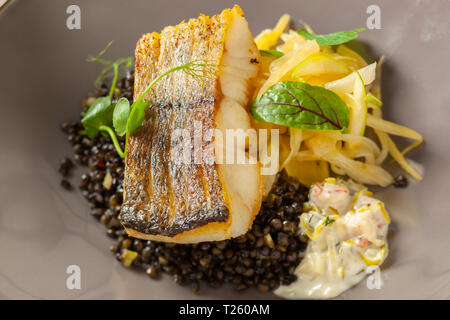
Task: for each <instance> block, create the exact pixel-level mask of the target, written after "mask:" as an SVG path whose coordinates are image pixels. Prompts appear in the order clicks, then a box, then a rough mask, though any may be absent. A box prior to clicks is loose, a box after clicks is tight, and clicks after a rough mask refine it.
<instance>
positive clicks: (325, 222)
mask: <svg viewBox="0 0 450 320" xmlns="http://www.w3.org/2000/svg"><path fill="white" fill-rule="evenodd" d="M335 221H336V220H334V219H331V218H330V217H328V216H327V217H326V218H325V221H324V222H323V224H324V225H325V227H326V226H328V225H329V224H332V223H333V222H335Z"/></svg>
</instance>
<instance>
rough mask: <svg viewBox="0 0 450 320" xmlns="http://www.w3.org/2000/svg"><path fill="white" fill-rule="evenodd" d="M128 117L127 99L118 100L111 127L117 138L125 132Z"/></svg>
mask: <svg viewBox="0 0 450 320" xmlns="http://www.w3.org/2000/svg"><path fill="white" fill-rule="evenodd" d="M129 115H130V102H128V99H127V98H120V99H119V100H118V101H117V103H116V107H115V108H114V113H113V125H114V129H116V132H117V135H118V136H120V137H121V136H123V135H124V134H125V133H126V132H127V122H128V116H129Z"/></svg>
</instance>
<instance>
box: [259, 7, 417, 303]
mask: <svg viewBox="0 0 450 320" xmlns="http://www.w3.org/2000/svg"><path fill="white" fill-rule="evenodd" d="M289 22H290V17H289V15H287V14H286V15H283V16H282V17H281V18H280V19H279V21H278V23H277V24H276V26H275V27H274V28H273V29H267V30H264V31H263V32H261V33H260V34H259V35H258V36H257V37H256V38H255V41H256V44H257V46H258V49H259V50H260V52H261V63H262V72H261V74H260V76H259V78H258V79H257V80H256V90H255V94H254V100H253V104H252V106H251V113H252V116H253V122H254V126H255V127H256V128H264V129H278V130H279V133H280V136H279V148H271V151H272V152H273V151H274V150H279V160H280V161H279V166H278V171H281V170H283V169H284V170H286V172H287V174H288V175H289V176H293V177H295V178H297V179H298V180H299V181H300V182H301V183H303V184H304V185H306V186H311V187H310V192H309V202H308V203H307V206H306V207H304V209H303V213H302V214H301V216H300V221H299V225H300V229H301V231H302V232H303V234H304V235H305V236H306V237H307V239H308V246H307V249H306V252H305V253H304V256H303V259H302V261H301V262H300V265H299V266H298V267H297V268H296V270H295V274H296V276H297V280H296V281H295V282H293V283H292V284H290V285H288V286H281V287H280V288H279V289H277V290H276V291H275V293H276V294H277V295H280V296H283V297H286V298H293V299H298V298H332V297H336V296H338V295H339V294H341V293H342V292H344V291H345V290H347V289H349V288H350V287H352V286H353V285H355V284H357V283H358V282H360V281H361V280H362V279H363V278H364V277H365V276H366V275H367V274H368V273H369V271H370V270H373V268H374V267H375V268H377V267H378V266H380V265H381V264H382V263H383V261H384V260H385V259H386V257H387V256H388V253H389V250H388V242H387V234H388V226H389V224H390V222H391V218H390V216H389V214H388V211H387V210H386V208H385V206H384V203H383V202H382V201H380V200H378V199H376V198H374V197H373V194H372V193H371V192H370V191H369V190H368V189H367V188H366V187H364V185H363V184H370V185H377V186H381V187H386V186H389V185H390V184H392V183H393V182H394V178H393V177H392V175H391V174H390V173H389V172H388V171H386V170H385V169H384V168H383V164H384V163H385V161H386V160H387V158H388V156H389V155H390V156H391V157H392V158H393V160H394V161H396V162H397V163H398V164H399V165H400V166H401V167H402V168H403V170H405V171H406V172H407V173H408V174H409V175H410V176H412V177H413V178H414V179H416V180H419V181H420V180H422V173H421V172H420V171H419V170H418V169H417V167H416V166H414V165H413V163H412V162H411V161H409V160H408V159H407V158H406V157H405V154H406V153H407V152H409V151H411V150H412V149H414V148H416V147H417V146H419V145H420V144H421V143H422V142H423V138H422V136H421V135H420V134H419V133H417V132H416V131H414V130H412V129H410V128H407V127H405V126H401V125H399V124H396V123H394V122H391V121H387V120H385V119H383V103H382V99H381V90H380V87H381V66H382V64H383V61H384V57H382V58H381V59H380V60H379V61H378V62H373V63H370V64H369V63H367V62H366V60H365V59H364V58H363V57H362V56H361V55H360V54H358V53H357V52H355V51H354V50H352V49H351V48H350V47H349V46H348V44H347V42H348V41H350V40H353V39H355V38H356V37H357V36H358V33H359V32H362V31H364V29H356V30H351V31H343V32H336V33H330V34H326V35H317V34H316V33H315V32H314V30H312V28H311V27H310V26H308V25H306V24H304V26H305V29H301V30H297V31H296V30H291V29H288V26H289ZM368 128H370V129H369V130H367V129H368ZM369 131H372V134H371V135H370V134H368V132H369ZM391 136H399V137H403V138H407V139H411V140H413V142H412V143H411V144H410V145H409V146H408V147H407V148H405V149H404V150H402V151H400V150H399V149H398V147H397V146H396V144H395V143H394V142H393V140H392V138H391ZM272 140H275V139H272ZM271 143H275V142H274V141H271ZM333 174H334V175H335V176H339V177H340V178H334V177H330V176H331V175H333ZM345 176H346V177H348V178H349V179H348V178H345V179H344V178H343V177H345ZM274 180H275V177H274V176H266V177H265V186H266V188H270V186H271V184H272V183H273V181H274Z"/></svg>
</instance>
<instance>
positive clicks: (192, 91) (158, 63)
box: [120, 6, 262, 243]
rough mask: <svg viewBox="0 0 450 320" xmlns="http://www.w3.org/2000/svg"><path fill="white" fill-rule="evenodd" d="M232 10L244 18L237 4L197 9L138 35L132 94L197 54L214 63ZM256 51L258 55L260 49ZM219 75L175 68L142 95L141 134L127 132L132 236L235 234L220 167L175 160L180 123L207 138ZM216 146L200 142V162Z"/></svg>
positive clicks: (124, 216)
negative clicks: (206, 11) (208, 12)
mask: <svg viewBox="0 0 450 320" xmlns="http://www.w3.org/2000/svg"><path fill="white" fill-rule="evenodd" d="M236 14H238V15H240V16H243V13H242V11H241V10H240V8H239V7H237V6H235V7H234V8H233V9H232V10H230V9H226V10H224V11H223V12H222V13H221V14H220V15H216V16H213V17H211V18H210V17H207V16H205V15H200V17H199V18H198V19H191V20H190V21H189V22H188V23H185V22H183V23H181V24H179V25H177V26H175V27H172V26H170V27H166V28H165V29H164V30H163V31H162V32H161V34H158V33H149V34H145V35H143V36H142V37H141V39H140V40H139V42H138V44H137V46H136V51H135V61H136V65H135V88H134V90H135V91H134V96H135V99H136V98H137V97H138V96H139V95H140V94H141V92H142V91H143V90H144V89H145V88H146V86H148V84H149V83H150V82H151V81H152V80H153V79H155V78H156V77H157V76H158V75H159V74H161V73H163V72H164V71H166V70H168V69H170V68H173V67H176V66H179V65H182V64H185V63H187V62H190V61H195V60H204V61H208V63H211V64H214V65H217V66H219V65H220V64H221V62H222V57H223V54H224V50H225V37H226V35H227V32H228V31H229V28H230V25H231V22H232V19H233V16H234V15H236ZM254 55H258V57H259V54H258V53H257V52H255V53H254ZM219 75H220V72H216V73H215V75H213V76H208V77H204V78H203V79H202V80H201V81H198V80H195V79H193V78H192V77H191V76H189V75H187V74H186V73H184V72H182V71H176V72H173V73H171V74H169V75H167V76H166V77H164V78H162V79H161V80H160V81H159V82H158V83H157V84H156V85H155V87H154V88H153V89H152V90H150V91H149V93H148V94H147V95H146V96H145V97H144V99H145V100H147V101H149V102H150V104H151V106H150V107H149V108H148V109H147V110H146V120H145V122H144V124H143V126H142V127H141V129H140V130H139V132H138V133H136V134H132V135H130V138H129V142H128V149H127V158H126V168H125V178H124V203H123V205H122V209H121V214H120V221H121V223H122V224H123V225H124V226H125V228H126V230H127V232H128V233H129V234H130V235H131V236H133V237H137V238H142V239H151V240H160V241H169V242H180V243H188V242H199V241H207V240H222V239H226V238H230V237H231V236H232V234H231V231H230V226H231V224H232V215H231V214H230V207H231V200H232V199H231V197H232V194H231V193H230V192H228V191H227V190H226V188H225V187H224V182H223V179H224V177H223V175H222V174H221V170H219V168H218V165H217V164H215V163H208V162H207V161H188V162H184V161H176V159H177V158H178V159H180V158H181V157H182V154H181V152H180V150H183V139H181V138H180V139H178V138H175V139H174V136H175V132H176V130H177V129H189V130H190V131H191V134H192V133H194V131H196V130H197V131H198V130H201V131H202V133H203V136H205V135H206V133H207V132H208V130H210V129H214V128H215V127H216V123H215V120H216V119H215V118H216V114H217V111H218V108H219V107H220V101H221V99H222V92H221V89H220V79H219ZM200 124H201V125H200ZM191 142H192V145H195V143H194V142H193V141H191ZM184 143H185V142H184ZM213 144H214V142H213V140H212V139H210V140H209V141H205V140H203V141H202V142H201V150H202V155H203V159H201V160H204V159H206V158H209V159H214V145H213ZM177 152H178V153H177ZM193 156H194V155H193ZM261 196H262V190H261ZM260 202H261V198H259V203H258V201H256V203H255V205H253V204H252V208H251V211H252V215H253V218H254V216H256V214H257V212H258V211H259V206H260ZM253 218H251V221H250V225H251V222H252V221H253ZM250 225H248V226H247V228H248V227H250Z"/></svg>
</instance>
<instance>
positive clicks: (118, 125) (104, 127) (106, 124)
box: [81, 42, 218, 158]
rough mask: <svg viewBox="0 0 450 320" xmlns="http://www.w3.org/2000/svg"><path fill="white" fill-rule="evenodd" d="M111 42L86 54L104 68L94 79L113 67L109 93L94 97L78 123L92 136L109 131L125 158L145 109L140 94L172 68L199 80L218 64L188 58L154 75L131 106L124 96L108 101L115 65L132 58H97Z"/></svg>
mask: <svg viewBox="0 0 450 320" xmlns="http://www.w3.org/2000/svg"><path fill="white" fill-rule="evenodd" d="M111 44H112V42H110V43H108V45H107V46H106V47H105V48H104V49H103V50H102V51H101V52H100V53H99V54H98V55H97V56H96V57H92V56H90V57H89V58H88V61H96V62H99V63H101V64H103V65H105V68H104V69H103V70H102V72H101V73H100V75H99V76H98V77H97V79H96V82H97V81H101V80H102V79H105V78H107V77H108V76H110V75H111V74H110V72H111V70H112V71H113V82H112V85H111V90H110V94H109V96H108V97H100V98H97V100H96V101H95V102H94V103H93V104H92V106H91V107H90V108H89V109H88V111H87V112H86V113H85V115H84V117H83V119H82V120H81V123H82V124H83V126H84V128H85V129H84V131H83V133H84V134H87V135H88V136H89V137H90V138H93V137H95V136H96V135H97V134H98V133H99V132H100V131H102V132H105V133H106V134H107V135H109V137H110V138H111V140H112V142H113V144H114V147H115V149H116V151H117V153H118V154H119V155H120V156H121V157H122V158H125V156H126V153H127V147H128V139H129V136H130V134H131V133H137V132H138V131H139V129H140V128H141V127H142V124H143V123H144V120H145V109H146V108H147V107H148V106H149V102H148V101H144V98H145V96H146V95H147V94H148V92H149V91H150V90H151V89H152V88H153V87H154V86H155V85H156V83H157V82H158V81H159V80H161V79H162V78H164V77H165V76H167V75H168V74H170V73H172V72H175V71H178V70H182V71H183V72H185V73H186V74H188V75H189V76H191V77H192V78H193V79H194V80H196V81H203V79H205V78H210V77H212V76H214V75H215V73H216V71H217V67H218V66H217V65H215V64H213V63H210V62H207V61H202V60H195V61H191V62H188V63H186V64H183V65H181V66H177V67H174V68H171V69H169V70H167V71H165V72H164V73H162V74H161V75H159V76H158V77H157V78H155V79H154V80H153V81H152V82H151V83H150V84H149V85H148V86H147V87H146V88H145V90H144V91H142V93H141V94H140V95H139V97H138V98H137V99H136V101H134V103H133V104H132V105H131V106H130V102H129V101H128V100H127V99H126V98H120V99H119V100H118V101H117V102H116V103H112V97H113V94H114V90H115V86H116V82H117V77H118V72H119V69H120V68H124V67H128V69H129V68H130V67H131V66H132V59H131V60H129V59H130V58H120V59H117V60H116V61H114V62H112V61H109V60H105V59H103V58H101V56H102V55H103V54H104V53H105V52H106V50H107V49H108V48H109V47H110V46H111ZM130 61H131V63H130ZM113 128H114V130H113ZM124 135H125V148H124V150H122V148H121V146H120V143H119V141H118V138H117V136H120V137H122V136H124Z"/></svg>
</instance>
